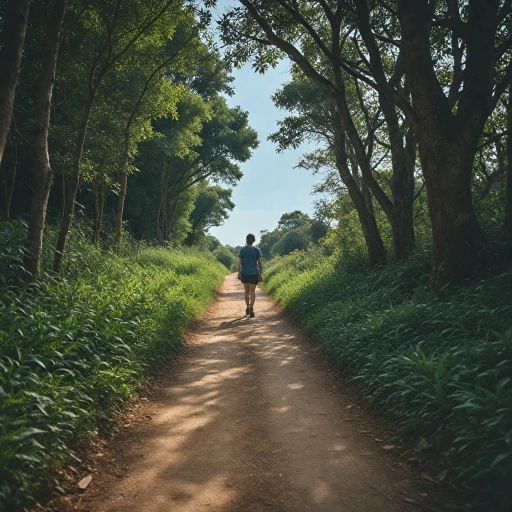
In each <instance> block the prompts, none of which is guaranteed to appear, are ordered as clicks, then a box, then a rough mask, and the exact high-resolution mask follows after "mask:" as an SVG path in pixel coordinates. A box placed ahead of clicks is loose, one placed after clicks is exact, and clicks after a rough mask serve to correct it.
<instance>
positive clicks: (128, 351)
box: [0, 223, 226, 510]
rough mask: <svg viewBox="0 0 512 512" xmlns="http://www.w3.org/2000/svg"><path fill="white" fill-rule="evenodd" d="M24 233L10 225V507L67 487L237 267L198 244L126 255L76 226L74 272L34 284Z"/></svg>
mask: <svg viewBox="0 0 512 512" xmlns="http://www.w3.org/2000/svg"><path fill="white" fill-rule="evenodd" d="M23 237H24V228H23V226H20V225H19V224H17V223H10V224H5V223H4V224H1V225H0V269H1V271H2V276H3V277H2V282H1V283H0V428H1V435H0V509H3V510H16V509H17V508H19V507H21V506H23V505H25V504H27V503H30V502H31V501H33V500H35V499H36V498H37V497H38V496H41V495H44V494H45V493H48V492H49V491H50V490H51V489H52V488H57V489H58V482H57V481H56V480H53V475H54V470H55V468H56V467H57V466H58V465H59V464H61V463H62V462H65V461H70V460H72V459H73V458H74V455H73V446H74V445H75V444H76V443H77V441H80V440H82V439H84V438H87V437H90V436H91V435H95V434H96V433H97V432H98V431H100V430H101V429H104V428H106V427H108V426H109V425H110V423H111V421H112V418H113V415H114V412H115V410H116V407H118V406H119V404H120V403H121V401H122V400H123V399H125V398H126V397H128V396H129V395H130V394H131V393H132V392H133V391H134V390H135V389H136V388H137V387H138V386H139V385H140V383H141V380H142V379H143V378H144V376H145V374H147V372H148V371H150V370H151V368H153V367H154V366H155V365H158V364H159V363H161V361H162V360H163V359H164V358H165V357H168V356H169V354H170V353H172V352H173V351H175V350H176V349H177V348H178V347H179V345H180V343H181V337H182V334H183V331H184V329H186V328H187V326H189V325H190V323H191V322H192V321H193V320H194V319H195V318H196V317H197V316H198V315H199V314H200V313H201V312H202V311H203V310H204V309H205V307H206V306H207V304H208V303H209V302H210V301H211V299H212V298H213V296H214V293H215V291H216V289H217V287H218V285H219V284H220V282H221V280H222V278H223V276H224V275H225V273H226V269H225V267H224V266H223V265H221V264H220V263H218V262H217V261H216V260H215V258H214V257H212V256H210V255H207V254H206V253H198V252H194V251H190V250H189V251H178V250H173V251H169V250H164V249H157V248H149V247H146V246H144V245H143V244H142V245H140V244H139V245H138V246H133V247H132V249H130V248H126V247H125V250H124V254H123V256H122V257H117V256H115V255H113V254H111V253H108V252H104V251H101V250H98V249H94V248H92V247H91V245H90V243H89V242H88V240H87V237H86V236H85V234H84V233H82V232H81V231H80V230H75V231H74V234H73V237H72V239H71V241H70V250H69V254H68V258H67V260H66V261H67V267H66V277H65V279H61V280H55V279H53V278H51V277H49V276H47V277H45V278H44V279H43V280H42V282H41V283H39V284H38V285H35V286H31V287H27V286H25V285H23V284H22V283H21V282H20V281H19V279H18V278H17V274H18V272H17V266H18V265H19V263H20V258H21V256H22V253H21V249H20V242H21V241H22V240H23ZM51 237H52V233H50V234H49V237H48V239H51ZM48 255H49V254H48ZM47 263H48V261H47Z"/></svg>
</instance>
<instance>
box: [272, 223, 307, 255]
mask: <svg viewBox="0 0 512 512" xmlns="http://www.w3.org/2000/svg"><path fill="white" fill-rule="evenodd" d="M306 247H307V240H306V239H305V237H304V236H303V235H302V233H301V232H300V231H299V230H298V229H292V230H290V231H287V232H286V233H285V234H284V235H283V236H282V237H281V238H280V239H279V242H277V243H276V244H275V245H274V247H273V252H274V254H278V255H279V256H284V255H286V254H290V253H291V252H293V251H297V250H301V249H305V248H306Z"/></svg>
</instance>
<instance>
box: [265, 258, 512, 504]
mask: <svg viewBox="0 0 512 512" xmlns="http://www.w3.org/2000/svg"><path fill="white" fill-rule="evenodd" d="M429 260H430V258H429V255H428V254H426V253H425V254H418V255H416V256H415V257H413V258H411V259H410V260H409V261H407V262H405V263H401V264H395V265H390V266H387V267H385V268H378V269H374V270H369V269H368V268H366V265H365V263H364V260H363V259H360V260H359V262H358V261H356V259H355V258H353V257H348V258H343V257H341V256H339V255H338V256H336V255H332V256H326V255H324V254H322V251H321V249H320V248H315V249H312V250H310V251H309V252H306V253H304V252H301V253H299V252H296V253H293V254H291V255H290V256H288V257H285V258H277V259H276V260H274V261H273V262H272V263H271V264H270V265H269V267H268V268H267V270H266V272H265V274H264V287H265V289H266V291H267V292H269V293H270V294H271V295H272V296H273V297H274V298H275V299H276V300H277V302H278V303H279V304H280V305H281V306H283V307H284V308H285V309H286V310H288V311H289V312H290V313H291V314H293V316H294V317H295V318H296V319H297V320H298V321H299V322H301V323H302V325H304V327H306V329H307V330H308V331H309V332H310V333H311V334H312V336H313V338H314V339H315V340H316V342H318V344H319V345H321V346H322V347H323V348H324V349H325V350H326V351H327V352H328V353H329V354H330V355H331V356H332V358H333V359H334V360H335V361H336V362H337V363H338V364H339V365H340V367H341V368H342V369H343V371H344V372H345V373H346V374H347V375H349V376H350V377H352V378H353V382H354V385H355V386H357V388H358V389H359V390H361V391H362V392H363V393H364V395H365V396H366V397H367V398H368V399H369V400H370V401H371V402H373V403H374V404H376V405H378V406H379V407H380V408H381V409H382V410H383V411H384V412H385V413H387V414H388V415H389V417H390V418H391V419H392V420H393V421H394V422H395V424H396V425H397V426H398V427H399V429H400V431H401V432H402V433H403V434H404V435H406V436H408V437H409V439H411V437H412V439H413V440H417V441H418V442H420V441H421V442H420V443H419V444H418V448H417V450H418V451H419V453H418V457H419V458H420V459H422V458H425V457H426V456H427V457H428V458H429V459H430V460H432V459H434V460H436V461H437V462H438V470H439V478H440V479H442V478H444V477H445V476H446V475H447V474H448V475H449V476H450V477H453V478H454V479H455V480H456V481H458V482H459V483H461V484H465V485H468V486H471V487H472V489H473V490H478V491H479V492H481V493H482V494H484V495H486V496H490V497H491V499H492V500H493V501H494V502H495V503H496V505H501V507H502V508H503V509H504V510H508V509H509V507H511V506H512V490H511V488H510V482H512V266H510V265H509V266H508V267H503V266H501V267H500V268H495V269H491V270H489V272H488V274H487V275H486V276H483V277H482V279H481V280H479V281H473V282H468V283H466V284H465V285H464V286H461V287H460V288H458V289H456V290H447V291H445V292H444V293H442V294H441V295H436V294H434V293H433V292H432V291H431V290H430V289H429V287H428V270H429ZM422 440H423V441H422ZM425 441H426V442H425ZM420 461H421V460H420Z"/></svg>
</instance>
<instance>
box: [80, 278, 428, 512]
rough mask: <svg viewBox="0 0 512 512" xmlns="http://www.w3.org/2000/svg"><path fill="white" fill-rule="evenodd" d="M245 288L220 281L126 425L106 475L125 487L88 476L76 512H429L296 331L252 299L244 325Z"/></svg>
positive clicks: (265, 301) (260, 298) (263, 300)
mask: <svg viewBox="0 0 512 512" xmlns="http://www.w3.org/2000/svg"><path fill="white" fill-rule="evenodd" d="M242 290H243V289H242V286H241V285H240V283H239V282H238V281H237V280H236V277H235V275H234V274H233V275H230V276H228V277H227V278H226V280H225V281H224V283H223V285H222V287H221V289H220V291H219V293H218V299H217V301H216V302H215V304H213V305H212V307H211V308H210V309H209V311H208V312H207V314H206V315H205V316H204V318H203V319H202V321H201V322H200V323H199V324H198V325H197V326H196V328H195V329H194V330H193V332H192V333H190V337H189V339H188V346H187V348H186V349H185V354H184V356H183V357H181V358H180V360H179V362H178V363H177V364H174V365H171V366H172V367H171V369H170V371H171V372H172V373H173V374H174V375H173V376H172V377H168V376H166V377H165V378H164V379H163V380H162V382H161V383H160V385H159V386H157V391H156V393H155V394H154V395H153V396H152V397H151V402H150V403H149V404H148V405H147V408H146V409H145V410H144V412H143V416H141V417H142V418H143V419H144V418H146V419H147V420H148V421H146V423H142V426H141V425H140V424H139V426H138V427H137V428H134V429H133V431H132V432H131V433H130V432H128V430H129V429H128V427H130V425H131V424H130V423H128V424H127V425H125V426H126V427H127V432H125V433H124V434H122V436H121V437H123V436H124V440H123V442H122V443H121V444H120V445H119V443H118V446H121V448H119V447H118V448H117V451H116V453H115V454H114V455H115V458H114V457H113V458H112V461H111V462H112V464H113V465H111V466H110V467H111V468H113V467H115V468H117V469H116V470H117V471H118V472H119V471H120V472H121V474H117V475H116V476H117V477H120V478H117V477H116V478H114V477H113V476H112V475H108V474H104V475H101V474H99V475H95V477H94V480H93V483H92V484H91V488H92V490H91V492H90V495H89V497H88V498H86V499H85V501H82V507H78V510H90V511H93V512H113V511H123V512H139V511H144V512H164V511H165V512H166V511H173V512H197V511H202V510H207V511H219V512H235V511H240V512H242V511H243V512H251V511H258V512H259V511H269V512H270V511H271V512H277V511H278V512H289V511H301V512H302V511H315V512H316V511H358V512H360V511H364V512H372V511H375V512H377V511H378V512H390V511H404V510H405V511H417V510H428V509H429V508H428V507H426V508H424V506H423V505H422V504H421V502H422V498H421V491H420V490H419V489H418V488H417V487H416V483H415V480H414V479H413V478H411V475H410V474H409V473H408V472H407V470H406V469H405V468H402V469H401V468H400V467H399V465H398V464H396V457H395V456H394V455H392V454H389V453H388V452H386V450H384V449H383V448H384V446H383V445H385V442H384V443H382V442H380V443H379V442H378V440H375V439H374V438H373V436H372V434H371V432H370V431H369V430H368V429H367V428H368V427H367V425H366V424H364V423H363V421H364V418H363V420H361V417H360V416H358V414H357V413H356V412H355V411H357V408H356V407H355V406H353V404H352V403H351V402H350V398H347V397H345V396H343V395H341V394H340V390H339V389H338V386H335V385H334V386H333V383H332V382H330V380H329V378H328V374H327V373H326V371H325V368H323V367H322V366H321V365H319V364H318V357H316V356H315V355H314V354H313V355H312V354H311V351H312V348H311V345H310V344H307V343H303V342H301V336H303V334H302V333H301V331H300V329H298V328H297V327H296V326H294V325H293V323H292V321H291V320H290V319H288V318H286V317H285V316H284V315H283V314H281V313H280V312H279V311H278V310H277V308H276V307H275V306H274V304H273V303H272V301H271V299H270V298H268V297H267V296H265V295H264V294H263V293H262V292H261V291H259V290H258V292H257V299H256V306H255V312H256V317H255V318H252V319H250V318H248V317H246V316H244V314H243V313H244V310H245V305H244V303H243V300H242V297H243V291H242ZM363 416H364V415H363ZM149 420H150V421H149ZM127 421H129V419H128V420H127ZM142 421H143V420H142ZM369 432H370V433H369ZM121 450H122V451H121ZM107 472H108V470H107ZM95 486H96V489H94V487H95ZM87 493H89V489H88V491H87ZM84 498H85V496H84ZM89 500H91V501H89ZM85 504H86V506H85ZM84 506H85V508H84ZM75 509H77V508H75Z"/></svg>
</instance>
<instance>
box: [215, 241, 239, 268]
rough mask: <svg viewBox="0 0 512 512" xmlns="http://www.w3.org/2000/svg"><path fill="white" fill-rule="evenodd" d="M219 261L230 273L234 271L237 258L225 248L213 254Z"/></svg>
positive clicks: (221, 247) (218, 249)
mask: <svg viewBox="0 0 512 512" xmlns="http://www.w3.org/2000/svg"><path fill="white" fill-rule="evenodd" d="M212 254H213V255H214V256H215V258H216V259H217V261H219V262H220V263H222V264H223V265H224V266H225V267H226V268H227V269H228V270H229V271H231V270H232V269H233V265H234V264H235V256H234V255H233V253H232V252H231V251H230V250H229V249H228V248H227V247H224V246H222V245H221V246H220V247H217V249H215V250H214V251H213V253H212Z"/></svg>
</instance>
